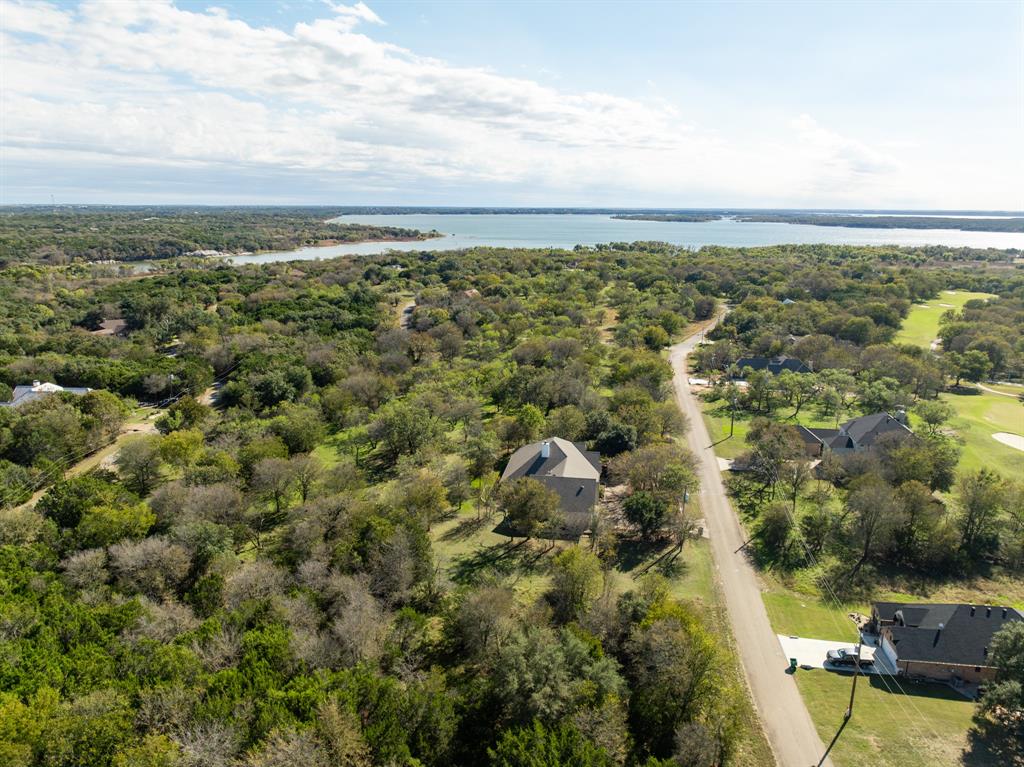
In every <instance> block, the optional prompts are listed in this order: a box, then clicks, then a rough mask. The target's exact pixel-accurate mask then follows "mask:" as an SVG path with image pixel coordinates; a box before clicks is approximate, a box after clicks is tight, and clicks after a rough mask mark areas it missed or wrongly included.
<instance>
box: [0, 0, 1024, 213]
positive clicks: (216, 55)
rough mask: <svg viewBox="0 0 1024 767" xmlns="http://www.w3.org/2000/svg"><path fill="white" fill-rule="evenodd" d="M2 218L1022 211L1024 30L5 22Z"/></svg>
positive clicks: (744, 13) (249, 15) (920, 11)
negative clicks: (134, 205)
mask: <svg viewBox="0 0 1024 767" xmlns="http://www.w3.org/2000/svg"><path fill="white" fill-rule="evenodd" d="M2 6H3V10H2V13H0V31H2V34H3V45H2V52H0V55H2V56H3V60H2V61H0V64H2V65H3V73H4V74H3V81H2V85H3V91H4V92H3V96H2V102H0V108H2V111H3V121H2V123H0V144H2V155H0V170H2V174H3V176H2V179H0V182H2V183H0V198H2V201H3V202H6V203H12V202H39V201H49V199H50V197H51V195H52V196H53V197H54V198H56V199H57V200H58V201H63V202H194V203H232V202H238V203H275V202H277V203H323V204H361V203H365V204H427V205H429V204H447V205H459V204H466V205H523V204H529V205H624V206H625V205H629V206H666V207H685V206H696V207H699V206H751V207H753V206H764V207H781V206H794V207H865V208H880V207H899V208H903V207H909V208H977V209H982V208H985V209H992V208H998V209H1015V210H1016V209H1021V208H1024V199H1022V192H1021V185H1020V184H1019V179H1020V178H1021V176H1022V171H1024V139H1022V138H1021V137H1022V136H1024V94H1022V90H1024V58H1022V56H1024V45H1022V43H1024V40H1022V29H1024V4H1022V3H1020V2H990V3H983V2H974V3H962V4H958V3H934V4H930V3H901V4H897V3H838V2H833V3H706V4H704V3H582V2H575V3H539V2H537V3H468V2H467V3H411V2H370V3H367V4H366V5H363V4H361V3H359V4H356V5H343V4H340V3H333V2H332V3H326V2H320V1H319V0H317V1H316V2H296V1H295V0H291V2H289V3H281V4H277V3H267V2H259V3H257V2H244V3H243V2H237V3H231V2H219V3H216V7H214V6H213V5H211V3H207V2H192V0H187V1H186V0H180V1H179V2H177V3H173V4H172V3H171V2H170V0H155V1H153V2H139V3H135V2H131V1H130V0H122V1H119V2H116V3H113V2H103V1H102V0H99V1H97V2H86V3H81V4H78V3H52V4H51V3H46V2H28V1H27V0H3V2H2Z"/></svg>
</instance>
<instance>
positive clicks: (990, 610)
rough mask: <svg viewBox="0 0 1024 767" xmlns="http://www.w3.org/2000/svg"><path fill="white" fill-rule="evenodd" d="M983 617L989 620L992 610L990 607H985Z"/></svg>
mask: <svg viewBox="0 0 1024 767" xmlns="http://www.w3.org/2000/svg"><path fill="white" fill-rule="evenodd" d="M985 617H986V618H991V617H992V608H991V607H986V608H985Z"/></svg>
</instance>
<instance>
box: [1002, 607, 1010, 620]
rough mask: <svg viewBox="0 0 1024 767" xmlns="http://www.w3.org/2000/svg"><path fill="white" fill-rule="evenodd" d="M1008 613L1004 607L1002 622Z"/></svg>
mask: <svg viewBox="0 0 1024 767" xmlns="http://www.w3.org/2000/svg"><path fill="white" fill-rule="evenodd" d="M1008 612H1009V610H1008V609H1007V608H1005V607H1004V608H1003V620H1004V621H1005V620H1006V613H1008Z"/></svg>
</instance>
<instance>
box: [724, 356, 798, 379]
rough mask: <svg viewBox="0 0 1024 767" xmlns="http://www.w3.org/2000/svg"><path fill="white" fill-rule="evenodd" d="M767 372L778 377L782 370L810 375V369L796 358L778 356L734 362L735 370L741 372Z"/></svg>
mask: <svg viewBox="0 0 1024 767" xmlns="http://www.w3.org/2000/svg"><path fill="white" fill-rule="evenodd" d="M744 368H751V369H753V370H767V371H768V372H769V373H771V374H772V375H778V374H779V373H781V372H782V371H783V370H790V371H792V372H794V373H810V372H811V369H810V368H809V367H807V365H805V364H804V363H803V362H801V361H800V360H798V359H797V358H796V357H787V356H786V355H784V354H783V355H780V356H778V357H740V358H739V359H738V360H736V369H737V370H741V371H742V370H743V369H744Z"/></svg>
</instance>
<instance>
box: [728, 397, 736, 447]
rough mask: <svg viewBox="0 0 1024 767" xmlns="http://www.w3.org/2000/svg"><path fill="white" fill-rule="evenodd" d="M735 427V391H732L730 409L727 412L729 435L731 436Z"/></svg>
mask: <svg viewBox="0 0 1024 767" xmlns="http://www.w3.org/2000/svg"><path fill="white" fill-rule="evenodd" d="M735 428H736V392H735V391H734V392H733V393H732V410H731V411H730V412H729V436H730V437H731V436H732V433H733V430H734V429H735Z"/></svg>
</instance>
